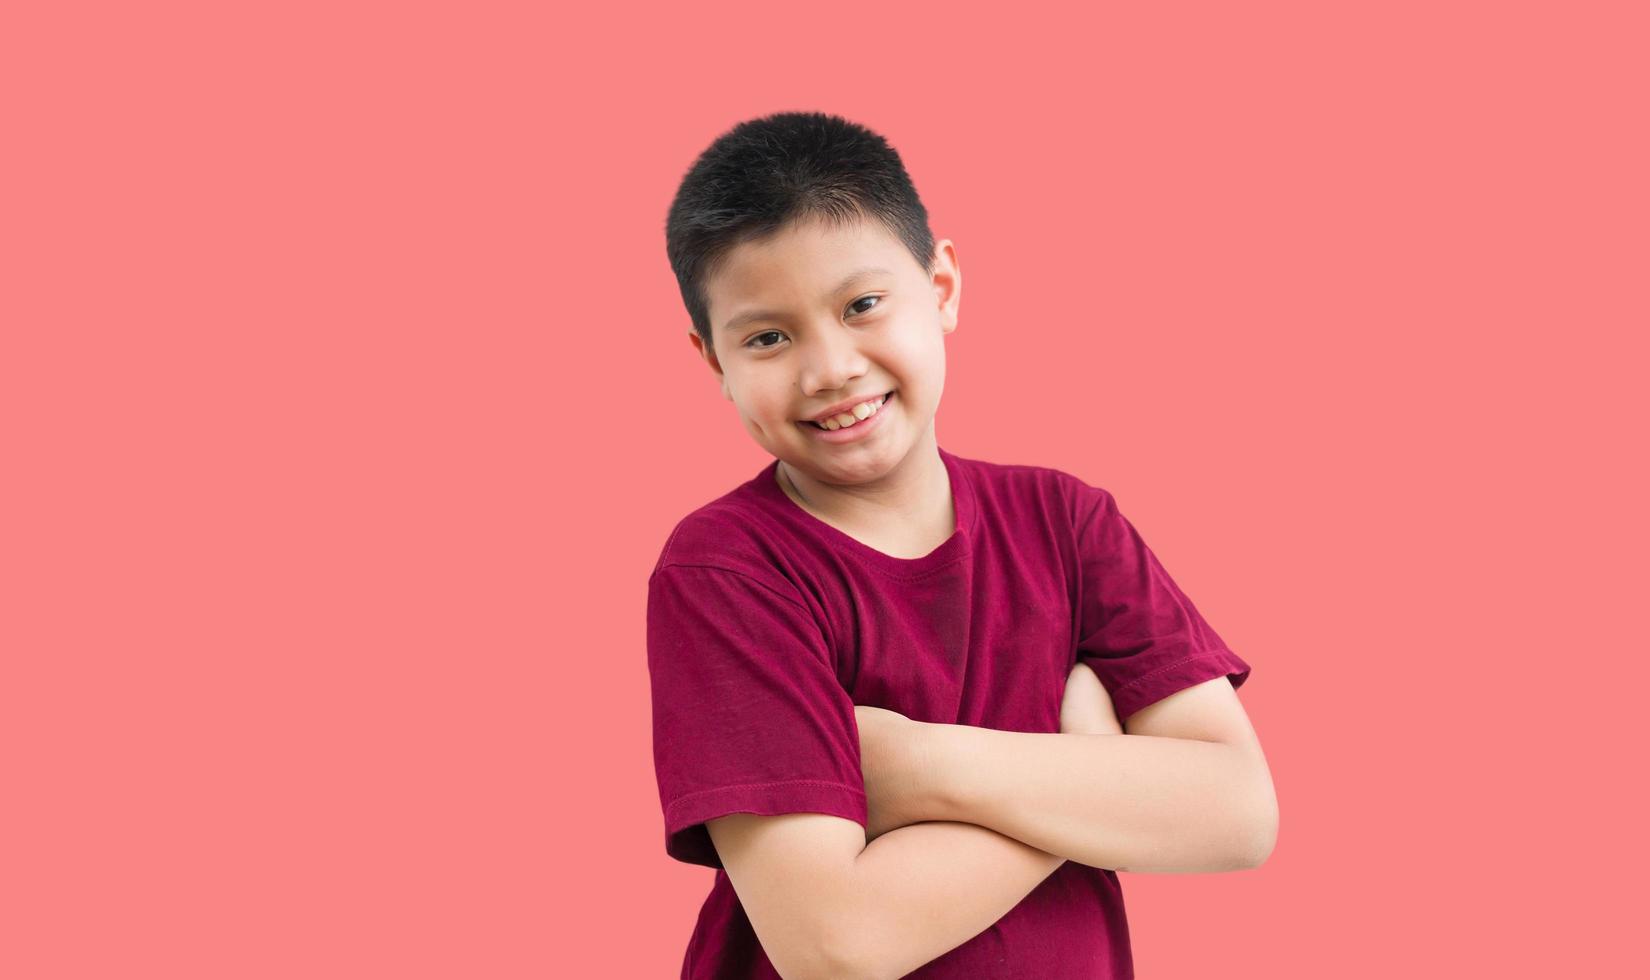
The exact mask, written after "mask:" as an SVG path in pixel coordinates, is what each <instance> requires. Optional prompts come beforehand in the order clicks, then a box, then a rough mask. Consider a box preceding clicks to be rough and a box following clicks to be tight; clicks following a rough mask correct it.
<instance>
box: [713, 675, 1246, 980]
mask: <svg viewBox="0 0 1650 980" xmlns="http://www.w3.org/2000/svg"><path fill="white" fill-rule="evenodd" d="M855 714H856V720H857V721H858V722H859V729H860V741H861V762H862V767H863V769H864V774H865V783H866V793H867V799H868V802H869V809H870V811H871V817H870V820H869V821H868V823H867V827H866V828H864V829H863V830H862V828H860V826H859V825H858V824H856V823H854V822H853V821H850V820H845V819H843V818H840V817H835V816H831V815H827V814H819V813H791V814H784V815H780V816H758V815H754V814H747V813H740V814H729V815H727V816H724V817H718V818H716V819H714V820H711V821H709V822H708V823H707V827H708V829H709V831H710V835H711V838H712V840H713V841H714V842H715V844H716V849H717V853H718V855H719V856H720V857H721V859H722V863H723V866H724V868H725V869H726V870H727V872H728V876H729V878H730V880H732V882H733V883H734V886H735V890H736V892H737V893H738V895H739V898H740V902H741V904H742V905H743V906H744V907H745V910H746V912H747V914H748V915H749V916H750V919H751V924H752V927H753V928H754V929H755V930H756V932H757V935H758V937H759V938H760V940H761V942H762V946H763V949H764V951H766V952H767V953H768V956H769V959H770V960H772V961H773V963H774V966H775V968H776V969H778V970H779V971H780V973H781V974H782V975H783V976H785V977H786V978H788V980H793V978H811V977H899V976H903V975H904V974H906V973H908V972H910V971H912V970H914V969H916V968H917V967H918V966H921V965H922V964H924V963H927V962H929V961H930V960H933V959H935V958H936V957H938V956H940V955H942V954H944V953H946V952H947V951H949V950H951V949H954V948H955V947H957V946H959V945H961V944H962V943H964V942H966V941H968V940H969V939H971V938H973V937H974V936H976V935H978V934H979V933H980V932H982V931H984V930H985V929H986V928H987V927H988V926H990V925H991V924H992V923H994V922H996V921H997V920H998V919H1000V918H1001V917H1002V916H1003V915H1004V914H1006V913H1007V912H1008V911H1009V910H1010V909H1012V908H1013V907H1014V906H1015V905H1017V904H1019V902H1020V901H1021V899H1023V898H1025V896H1026V895H1028V894H1029V893H1030V892H1031V891H1032V890H1033V889H1034V888H1036V887H1037V885H1038V884H1040V883H1041V882H1042V881H1043V879H1045V878H1047V877H1048V875H1050V874H1052V873H1053V872H1054V871H1055V869H1057V868H1058V867H1059V866H1060V865H1061V864H1063V863H1064V862H1065V861H1067V860H1072V861H1076V862H1078V863H1080V864H1087V865H1092V866H1094V867H1102V868H1112V869H1114V870H1125V871H1137V872H1142V871H1156V872H1168V873H1187V872H1213V871H1231V870H1238V869H1242V868H1253V867H1257V866H1258V865H1260V864H1261V863H1262V862H1264V861H1265V859H1266V857H1267V856H1268V855H1269V854H1270V853H1271V850H1272V846H1273V842H1274V841H1275V839H1276V834H1277V802H1276V797H1275V794H1274V792H1273V787H1272V780H1271V775H1270V772H1269V770H1268V768H1267V765H1266V760H1265V756H1264V754H1263V753H1262V751H1261V748H1260V742H1259V739H1258V738H1257V737H1256V735H1255V732H1254V729H1253V727H1252V726H1251V725H1250V723H1249V719H1248V716H1247V714H1246V713H1245V712H1244V710H1243V706H1242V704H1241V703H1240V702H1239V701H1238V698H1237V692H1236V691H1234V690H1233V689H1232V687H1231V684H1230V683H1229V682H1228V681H1227V679H1226V678H1225V677H1218V678H1215V679H1213V680H1210V681H1206V682H1204V683H1202V684H1198V685H1195V686H1193V687H1190V688H1187V689H1185V690H1183V691H1180V692H1178V693H1176V694H1173V695H1170V696H1169V697H1166V698H1163V699H1162V700H1160V701H1158V702H1156V703H1154V704H1151V705H1148V706H1147V707H1145V708H1142V709H1141V710H1139V711H1137V712H1135V713H1134V714H1133V715H1131V716H1130V717H1129V718H1127V719H1126V720H1124V722H1123V723H1121V724H1119V723H1118V721H1117V720H1116V718H1115V715H1113V714H1111V705H1110V700H1109V698H1107V697H1106V695H1105V692H1104V689H1103V688H1102V687H1101V686H1100V683H1099V680H1098V679H1097V678H1096V677H1095V676H1094V674H1093V672H1092V671H1090V670H1088V668H1087V667H1086V666H1079V668H1078V669H1076V670H1074V671H1073V673H1072V675H1071V678H1070V679H1069V680H1068V686H1067V697H1066V703H1065V705H1064V706H1063V707H1062V712H1061V729H1062V730H1061V732H1060V733H1057V734H1041V733H1028V732H1004V731H997V730H994V729H987V728H975V727H972V726H967V725H940V724H929V723H922V722H914V721H911V720H910V719H907V718H905V717H904V716H903V715H899V714H897V713H895V712H891V711H885V710H883V709H878V708H867V707H861V708H856V711H855ZM1068 719H1076V721H1075V722H1072V723H1068ZM1079 722H1080V723H1079Z"/></svg>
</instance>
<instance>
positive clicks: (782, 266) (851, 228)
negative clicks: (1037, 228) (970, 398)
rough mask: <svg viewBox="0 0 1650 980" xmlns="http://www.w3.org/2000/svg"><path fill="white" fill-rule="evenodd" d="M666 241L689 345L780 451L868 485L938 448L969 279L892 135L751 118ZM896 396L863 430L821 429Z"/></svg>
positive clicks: (697, 185)
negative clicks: (843, 412) (863, 403)
mask: <svg viewBox="0 0 1650 980" xmlns="http://www.w3.org/2000/svg"><path fill="white" fill-rule="evenodd" d="M666 245H667V250H668V252H669V255H670V263H671V268H672V270H673V271H674V272H675V273H676V278H677V283H678V285H679V286H680V288H681V291H682V298H683V301H684V303H685V304H686V306H687V309H688V314H689V316H690V317H691V319H692V321H693V323H692V329H691V330H690V331H689V334H688V336H689V339H690V340H691V342H692V343H693V346H694V348H695V349H696V350H697V351H698V352H699V354H700V355H701V356H702V357H703V358H704V359H705V360H706V362H707V363H709V365H710V367H711V369H712V371H713V372H715V374H716V375H717V377H718V378H719V380H720V381H721V385H722V391H723V394H724V395H725V397H727V398H728V399H729V400H730V401H732V402H733V403H734V404H735V406H736V407H737V408H738V409H739V414H740V417H741V419H742V421H743V422H744V424H745V427H746V429H747V430H748V431H749V432H750V434H751V436H752V437H753V438H755V439H756V441H757V442H758V443H759V444H761V445H762V446H763V448H764V449H766V450H767V451H768V452H770V453H771V454H773V455H774V456H776V457H778V458H780V459H782V460H784V461H785V462H787V463H788V464H789V465H790V466H791V467H792V468H793V469H797V470H801V471H802V472H803V473H804V474H806V475H807V476H809V477H812V478H813V479H816V480H820V481H822V482H825V483H830V484H838V485H840V484H863V483H867V482H871V481H875V480H877V479H878V477H880V476H884V475H887V473H888V471H889V469H890V468H891V467H893V466H897V465H898V463H899V462H900V461H901V460H902V459H903V458H905V456H906V454H907V453H909V451H910V450H911V449H912V448H914V447H916V446H917V445H919V444H922V443H923V442H924V441H927V442H929V443H931V442H932V440H933V417H934V412H935V410H936V409H937V408H938V407H939V398H940V393H941V390H942V388H943V387H944V379H945V346H944V340H943V338H944V335H945V334H948V333H950V332H951V331H952V330H954V329H955V328H956V322H957V305H958V302H959V299H960V294H961V274H960V272H959V271H958V268H957V261H956V252H955V249H954V247H953V246H952V244H951V242H950V241H948V240H946V241H941V242H939V243H938V244H937V245H936V244H935V242H934V239H933V236H932V234H931V233H930V231H929V229H928V216H927V211H926V209H925V208H924V207H923V205H922V202H921V200H920V199H919V198H918V197H917V193H916V189H915V188H914V187H913V186H912V183H911V179H910V177H909V176H908V175H907V174H906V171H905V167H904V165H903V164H902V163H901V161H900V158H899V155H898V154H897V153H896V152H895V151H894V149H893V148H892V147H890V146H889V145H888V143H887V142H886V141H885V140H884V139H883V138H882V137H880V136H878V135H877V134H875V133H873V132H871V131H870V130H868V129H866V128H864V127H863V126H859V125H857V124H854V123H851V122H848V121H846V120H844V119H841V118H839V117H836V116H829V115H825V114H823V113H817V112H788V113H778V114H775V115H771V116H766V117H763V118H760V119H753V120H748V121H746V122H742V123H740V124H738V125H737V126H735V127H734V128H733V129H731V130H729V131H728V132H727V133H725V134H723V135H722V136H720V137H718V138H717V139H716V140H715V142H713V143H712V144H711V145H710V147H709V148H708V149H706V150H705V151H704V152H703V153H702V154H701V155H700V156H699V159H698V160H697V161H695V163H694V165H693V166H692V168H690V169H689V171H688V173H687V175H686V176H685V177H684V178H683V180H682V184H681V187H680V188H679V189H678V191H677V194H676V198H675V201H674V202H673V203H672V205H671V208H670V214H669V218H668V220H667V222H666ZM866 270H877V271H870V272H867V271H866ZM853 273H864V274H862V275H858V276H852V278H850V275H851V274H853ZM890 391H894V392H896V394H895V397H894V398H893V399H892V400H890V401H888V402H887V403H885V404H884V405H883V406H882V407H881V408H880V409H878V411H877V414H876V415H873V416H870V417H867V418H866V419H864V420H861V421H858V422H856V423H855V424H854V425H852V426H847V427H843V428H841V429H838V430H835V431H827V430H824V429H820V428H817V427H815V426H813V425H812V424H810V423H809V421H808V420H810V419H816V418H818V417H820V416H821V415H822V414H823V413H824V412H825V411H826V410H828V409H832V408H834V407H836V406H838V405H840V404H841V403H843V402H848V401H855V402H857V401H860V400H862V399H865V398H871V399H875V398H879V397H881V396H882V395H884V394H885V393H887V392H890ZM860 412H861V413H863V412H864V409H863V408H862V409H860ZM884 413H886V414H884ZM854 414H855V413H852V412H850V413H849V415H850V417H852V416H853V415H854ZM832 424H833V425H834V424H835V423H832ZM856 429H858V430H859V431H858V433H857V434H856V432H855V430H856Z"/></svg>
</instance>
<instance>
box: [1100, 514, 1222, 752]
mask: <svg viewBox="0 0 1650 980" xmlns="http://www.w3.org/2000/svg"><path fill="white" fill-rule="evenodd" d="M1077 512H1078V514H1079V520H1078V525H1077V547H1078V556H1079V560H1080V567H1081V581H1080V583H1079V592H1080V599H1079V602H1080V607H1081V611H1080V614H1079V627H1078V634H1077V635H1078V640H1077V656H1078V658H1079V659H1080V660H1081V661H1082V662H1083V663H1086V664H1088V665H1089V667H1091V668H1093V670H1094V672H1095V674H1097V675H1098V676H1099V678H1100V681H1101V683H1102V684H1104V685H1105V688H1106V690H1107V692H1109V693H1110V695H1111V699H1112V706H1113V707H1114V709H1115V710H1116V712H1117V717H1118V720H1120V721H1121V720H1125V719H1127V718H1128V716H1129V715H1132V714H1133V713H1135V712H1136V711H1139V710H1140V709H1141V708H1144V707H1146V706H1147V705H1149V704H1152V703H1154V702H1157V701H1161V700H1162V699H1163V698H1166V697H1168V696H1169V695H1171V694H1174V693H1175V692H1177V691H1181V690H1184V689H1185V688H1188V687H1191V686H1193V685H1195V684H1201V683H1203V682H1204V681H1208V680H1213V679H1214V678H1216V677H1220V676H1222V675H1225V676H1227V677H1229V678H1230V679H1231V682H1232V686H1233V687H1234V688H1235V687H1238V686H1240V685H1241V684H1242V683H1243V682H1244V681H1245V680H1247V679H1248V678H1249V665H1248V664H1247V663H1245V662H1244V661H1243V659H1242V658H1240V657H1239V656H1238V655H1237V654H1235V653H1233V652H1232V650H1231V648H1229V647H1228V646H1227V645H1226V643H1225V641H1224V640H1222V639H1221V638H1220V636H1219V635H1218V634H1216V633H1215V631H1214V629H1213V628H1212V627H1210V625H1209V624H1208V623H1207V622H1205V621H1204V619H1203V616H1202V615H1201V614H1200V613H1199V612H1198V611H1197V607H1196V606H1194V605H1192V601H1191V600H1190V599H1188V598H1187V597H1186V594H1185V593H1184V592H1182V591H1180V587H1179V586H1178V585H1176V584H1175V582H1174V579H1172V578H1170V577H1169V573H1168V572H1167V571H1166V570H1165V569H1164V568H1163V565H1162V563H1161V562H1159V561H1158V560H1157V556H1156V555H1154V554H1153V553H1152V550H1151V549H1150V548H1148V547H1147V546H1146V542H1145V541H1143V540H1141V537H1140V534H1139V533H1138V532H1137V531H1136V530H1135V528H1134V525H1133V524H1131V523H1129V521H1128V519H1127V518H1125V517H1124V516H1123V515H1122V513H1121V512H1120V511H1119V510H1118V509H1117V501H1116V500H1115V499H1113V497H1112V495H1111V494H1110V493H1109V492H1107V491H1105V490H1102V489H1100V488H1098V487H1090V486H1088V485H1087V484H1084V485H1083V487H1082V491H1081V493H1080V494H1079V498H1078V509H1077Z"/></svg>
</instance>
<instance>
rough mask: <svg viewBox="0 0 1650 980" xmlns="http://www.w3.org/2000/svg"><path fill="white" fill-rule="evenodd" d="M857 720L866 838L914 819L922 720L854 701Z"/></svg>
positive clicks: (918, 795) (922, 762) (918, 806)
mask: <svg viewBox="0 0 1650 980" xmlns="http://www.w3.org/2000/svg"><path fill="white" fill-rule="evenodd" d="M854 721H855V722H856V723H857V724H858V725H859V768H860V772H861V773H863V774H864V777H865V806H866V811H867V812H866V822H865V843H867V844H869V843H870V842H871V841H873V840H876V839H877V838H878V837H881V836H882V835H883V834H886V833H887V832H888V831H890V830H897V829H899V828H900V827H904V826H906V825H907V824H913V823H918V822H920V821H921V820H922V819H923V816H922V813H921V801H922V799H923V797H922V795H921V786H922V779H921V777H922V776H923V775H924V773H925V771H926V766H927V760H926V757H925V755H924V752H923V748H922V745H923V743H922V725H921V723H920V722H915V721H912V720H911V719H909V718H907V717H905V716H904V715H902V714H900V713H899V712H898V711H890V710H888V709H887V708H873V707H870V706H869V705H863V704H856V705H854Z"/></svg>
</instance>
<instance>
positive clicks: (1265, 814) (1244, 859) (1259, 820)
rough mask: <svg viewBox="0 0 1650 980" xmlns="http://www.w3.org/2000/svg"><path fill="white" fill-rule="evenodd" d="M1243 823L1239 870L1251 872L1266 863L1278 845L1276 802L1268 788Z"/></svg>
mask: <svg viewBox="0 0 1650 980" xmlns="http://www.w3.org/2000/svg"><path fill="white" fill-rule="evenodd" d="M1249 813H1250V817H1249V819H1248V820H1247V821H1246V822H1245V833H1244V834H1243V841H1244V846H1243V847H1242V848H1241V854H1240V855H1239V865H1238V867H1239V870H1244V871H1248V870H1253V869H1255V868H1258V867H1260V866H1261V865H1263V864H1265V863H1266V860H1267V858H1270V857H1271V856H1272V849H1273V848H1274V847H1276V846H1277V843H1278V801H1277V797H1275V796H1273V795H1272V791H1271V787H1270V786H1268V787H1267V790H1266V792H1265V793H1264V794H1262V799H1261V802H1260V803H1259V804H1258V805H1256V806H1254V807H1252V808H1251V809H1250V810H1249Z"/></svg>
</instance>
